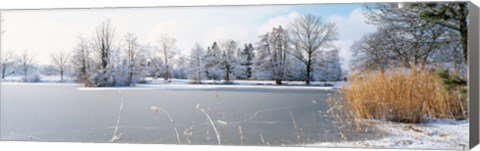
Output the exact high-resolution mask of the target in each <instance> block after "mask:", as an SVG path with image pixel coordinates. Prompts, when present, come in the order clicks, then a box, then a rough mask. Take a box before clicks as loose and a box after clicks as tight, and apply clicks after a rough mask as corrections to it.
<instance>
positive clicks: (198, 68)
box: [189, 43, 205, 83]
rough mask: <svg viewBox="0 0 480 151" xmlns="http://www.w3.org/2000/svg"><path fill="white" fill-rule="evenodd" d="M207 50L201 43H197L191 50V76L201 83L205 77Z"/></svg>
mask: <svg viewBox="0 0 480 151" xmlns="http://www.w3.org/2000/svg"><path fill="white" fill-rule="evenodd" d="M204 53H205V50H204V49H203V48H202V47H201V46H200V44H198V43H195V46H194V47H193V48H192V50H191V51H190V58H189V59H190V60H189V61H190V63H189V66H190V74H189V76H190V78H192V79H193V80H194V81H195V82H196V83H201V82H202V79H203V77H204V76H203V73H204V72H205V69H204V64H205V62H204V55H205V54H204Z"/></svg>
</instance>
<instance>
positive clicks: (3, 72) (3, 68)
mask: <svg viewBox="0 0 480 151" xmlns="http://www.w3.org/2000/svg"><path fill="white" fill-rule="evenodd" d="M5 69H6V66H5V64H3V67H2V79H5Z"/></svg>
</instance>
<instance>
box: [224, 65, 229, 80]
mask: <svg viewBox="0 0 480 151" xmlns="http://www.w3.org/2000/svg"><path fill="white" fill-rule="evenodd" d="M226 67H227V70H226V71H227V73H226V77H225V81H226V82H230V67H229V66H228V65H227V66H226Z"/></svg>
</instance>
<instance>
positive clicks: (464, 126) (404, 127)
mask: <svg viewBox="0 0 480 151" xmlns="http://www.w3.org/2000/svg"><path fill="white" fill-rule="evenodd" d="M369 122H370V123H371V124H372V126H376V127H377V128H379V129H380V130H381V131H383V132H384V133H385V134H384V135H385V137H383V138H379V139H378V140H365V141H351V142H322V143H316V144H310V145H308V146H316V147H341V148H344V147H347V148H355V147H358V148H360V147H361V148H397V149H441V150H467V149H468V148H469V147H468V143H469V123H468V120H462V121H455V120H433V119H432V120H429V121H428V122H426V123H423V124H405V123H393V122H382V121H369Z"/></svg>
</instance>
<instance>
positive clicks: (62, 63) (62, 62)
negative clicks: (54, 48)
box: [51, 52, 69, 81]
mask: <svg viewBox="0 0 480 151" xmlns="http://www.w3.org/2000/svg"><path fill="white" fill-rule="evenodd" d="M51 59H52V62H53V64H55V66H57V67H58V69H59V71H60V81H63V73H64V71H65V67H66V66H67V63H68V59H69V56H68V54H67V53H65V52H58V53H54V54H51Z"/></svg>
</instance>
